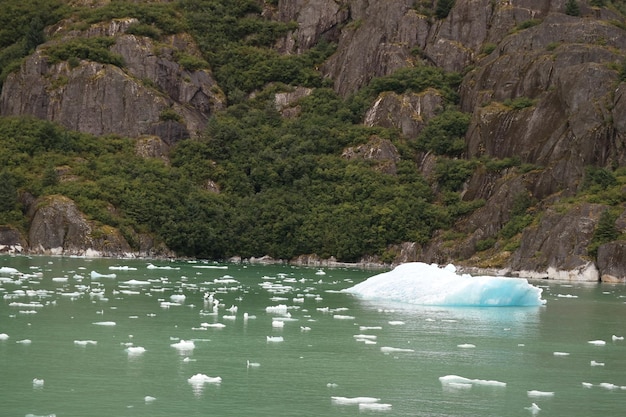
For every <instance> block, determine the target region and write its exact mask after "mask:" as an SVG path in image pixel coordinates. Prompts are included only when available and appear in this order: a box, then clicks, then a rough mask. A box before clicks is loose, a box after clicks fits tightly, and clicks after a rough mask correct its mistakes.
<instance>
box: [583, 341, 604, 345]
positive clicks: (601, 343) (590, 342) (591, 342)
mask: <svg viewBox="0 0 626 417" xmlns="http://www.w3.org/2000/svg"><path fill="white" fill-rule="evenodd" d="M587 343H589V344H591V345H594V346H604V345H606V342H605V341H604V340H590V341H588V342H587Z"/></svg>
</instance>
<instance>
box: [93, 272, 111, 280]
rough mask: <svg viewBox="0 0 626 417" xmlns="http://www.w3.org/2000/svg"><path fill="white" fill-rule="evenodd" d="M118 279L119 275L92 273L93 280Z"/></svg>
mask: <svg viewBox="0 0 626 417" xmlns="http://www.w3.org/2000/svg"><path fill="white" fill-rule="evenodd" d="M115 277H117V275H115V274H100V273H98V272H96V271H91V278H92V279H98V278H115Z"/></svg>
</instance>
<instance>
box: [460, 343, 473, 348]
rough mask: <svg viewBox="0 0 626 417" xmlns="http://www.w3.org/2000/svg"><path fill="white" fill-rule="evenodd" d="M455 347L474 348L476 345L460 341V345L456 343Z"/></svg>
mask: <svg viewBox="0 0 626 417" xmlns="http://www.w3.org/2000/svg"><path fill="white" fill-rule="evenodd" d="M456 347H458V348H461V349H474V348H475V347H476V345H474V344H472V343H461V344H460V345H456Z"/></svg>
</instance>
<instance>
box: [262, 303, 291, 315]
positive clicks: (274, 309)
mask: <svg viewBox="0 0 626 417" xmlns="http://www.w3.org/2000/svg"><path fill="white" fill-rule="evenodd" d="M265 312H266V313H268V314H276V315H283V316H284V315H287V306H286V305H285V304H279V305H276V306H269V307H265Z"/></svg>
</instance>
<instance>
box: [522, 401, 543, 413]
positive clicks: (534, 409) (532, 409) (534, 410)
mask: <svg viewBox="0 0 626 417" xmlns="http://www.w3.org/2000/svg"><path fill="white" fill-rule="evenodd" d="M524 410H528V411H530V412H531V413H532V415H533V416H534V415H535V414H537V413H538V412H540V411H541V408H539V406H538V405H537V404H535V403H532V404H531V406H530V407H524Z"/></svg>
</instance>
